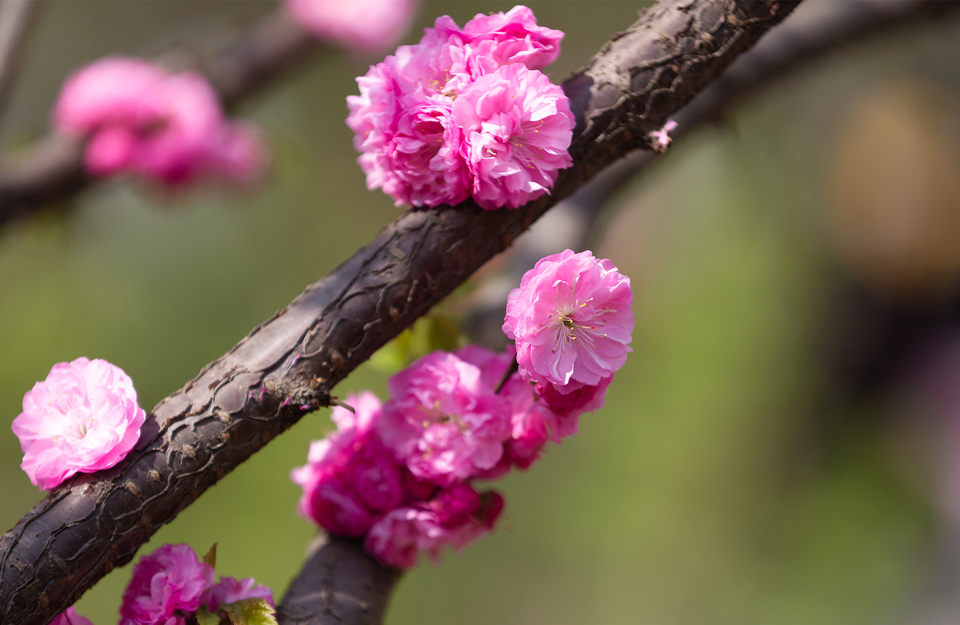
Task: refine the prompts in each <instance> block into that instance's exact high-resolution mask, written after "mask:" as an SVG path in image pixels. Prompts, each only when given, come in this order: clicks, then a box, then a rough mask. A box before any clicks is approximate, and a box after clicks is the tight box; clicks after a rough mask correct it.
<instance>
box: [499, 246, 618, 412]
mask: <svg viewBox="0 0 960 625" xmlns="http://www.w3.org/2000/svg"><path fill="white" fill-rule="evenodd" d="M632 305H633V291H632V290H631V288H630V279H629V278H627V277H626V276H623V275H621V274H620V272H619V271H618V270H617V268H616V267H615V266H614V265H613V263H612V262H610V261H609V260H607V259H603V260H598V259H596V258H594V256H593V253H592V252H590V251H586V252H581V253H579V254H575V253H574V252H573V251H571V250H565V251H563V252H561V253H559V254H553V255H552V256H547V257H546V258H542V259H541V260H540V261H539V262H537V264H536V266H535V267H534V268H533V269H531V270H530V271H528V272H527V273H526V274H524V276H523V279H522V280H521V281H520V287H519V288H516V289H514V290H513V291H511V292H510V295H509V297H508V298H507V314H506V318H505V319H504V323H503V331H504V332H505V333H506V335H507V336H508V337H509V338H511V339H513V340H514V341H515V342H516V349H517V362H518V363H519V365H520V374H521V375H522V376H523V377H524V379H526V380H531V381H535V382H538V383H540V384H552V385H554V388H555V390H556V391H558V392H559V393H561V394H569V393H572V392H574V391H576V390H578V389H580V388H581V387H583V386H595V385H598V384H600V382H601V381H602V380H603V379H604V378H608V377H610V376H611V375H613V373H614V372H615V371H616V370H617V369H619V368H620V367H622V366H623V363H624V362H625V361H626V359H627V353H628V352H630V351H632V350H631V349H630V347H629V343H630V341H631V340H632V336H631V335H632V333H633V324H634V318H633V308H632Z"/></svg>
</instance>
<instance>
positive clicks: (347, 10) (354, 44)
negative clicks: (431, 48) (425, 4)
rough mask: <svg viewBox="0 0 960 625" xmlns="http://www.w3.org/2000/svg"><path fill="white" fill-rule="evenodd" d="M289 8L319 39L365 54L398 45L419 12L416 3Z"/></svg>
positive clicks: (300, 3) (377, 0)
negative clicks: (398, 41) (415, 14)
mask: <svg viewBox="0 0 960 625" xmlns="http://www.w3.org/2000/svg"><path fill="white" fill-rule="evenodd" d="M286 5H287V10H288V11H290V14H291V15H293V17H294V18H296V20H297V21H298V22H299V23H300V25H301V26H303V27H304V28H306V29H307V30H309V31H310V32H312V33H313V34H314V35H316V36H317V37H319V38H321V39H329V40H331V41H335V42H337V43H339V44H341V45H344V46H346V47H348V48H352V49H355V50H359V51H362V52H377V51H380V50H385V49H387V48H390V47H392V46H393V45H394V44H396V42H397V40H398V39H400V37H402V36H403V34H404V33H405V32H407V30H408V29H409V28H410V23H411V22H412V21H413V15H414V13H415V12H416V9H417V2H416V0H349V1H345V0H286Z"/></svg>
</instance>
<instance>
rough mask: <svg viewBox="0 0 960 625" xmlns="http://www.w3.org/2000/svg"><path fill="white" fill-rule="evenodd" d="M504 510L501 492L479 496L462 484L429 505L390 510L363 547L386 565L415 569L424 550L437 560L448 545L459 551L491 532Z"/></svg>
mask: <svg viewBox="0 0 960 625" xmlns="http://www.w3.org/2000/svg"><path fill="white" fill-rule="evenodd" d="M464 489H469V491H471V492H472V495H470V494H467V492H466V490H464ZM474 496H475V497H474ZM441 499H444V501H443V502H440V501H439V500H441ZM466 510H471V511H470V512H466ZM502 510H503V497H501V496H500V495H499V494H498V493H496V492H493V491H491V492H488V493H484V494H482V495H477V494H476V492H475V491H473V489H471V488H470V487H469V486H462V487H459V490H458V492H457V493H450V492H449V491H445V492H444V493H443V494H442V495H440V496H439V497H437V498H436V499H435V500H434V501H432V502H430V503H429V504H428V505H426V506H415V507H404V508H397V509H396V510H393V511H391V512H389V513H387V514H386V515H384V516H383V518H381V519H380V520H379V521H377V523H376V524H375V525H374V526H373V527H372V528H371V529H370V532H369V533H367V537H366V539H365V540H364V543H363V546H364V549H366V551H367V553H369V554H371V555H373V556H374V557H375V558H377V560H379V561H380V563H381V564H383V565H385V566H392V567H395V568H400V569H409V568H413V567H414V566H416V565H417V560H418V559H419V555H420V553H426V554H428V555H429V556H430V559H431V560H433V561H434V562H435V563H436V562H439V560H440V554H441V552H442V551H443V550H444V549H445V548H446V547H453V548H454V549H455V550H456V551H457V552H459V551H461V550H462V549H464V548H465V547H468V546H469V545H471V544H472V543H473V542H475V541H476V540H477V539H478V538H480V537H481V536H484V535H485V534H488V533H490V532H491V531H492V530H493V527H494V525H495V523H496V521H497V519H498V518H499V516H500V512H501V511H502Z"/></svg>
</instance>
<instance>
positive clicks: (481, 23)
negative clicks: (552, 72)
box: [461, 5, 563, 75]
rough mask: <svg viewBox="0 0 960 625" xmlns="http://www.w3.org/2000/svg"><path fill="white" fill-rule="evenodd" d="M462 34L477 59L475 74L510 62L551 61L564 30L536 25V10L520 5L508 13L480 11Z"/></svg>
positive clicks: (539, 66) (539, 65)
mask: <svg viewBox="0 0 960 625" xmlns="http://www.w3.org/2000/svg"><path fill="white" fill-rule="evenodd" d="M461 37H462V38H463V39H465V40H466V41H467V42H468V43H467V45H468V47H469V49H470V50H469V53H468V54H469V55H470V56H471V57H472V58H473V59H476V62H475V65H474V66H475V67H476V68H477V69H476V70H475V72H476V75H481V74H482V73H489V72H491V71H496V70H497V69H498V68H499V67H502V66H504V65H510V64H511V63H523V64H524V65H525V66H527V67H528V68H530V69H542V68H544V67H546V66H547V65H550V64H551V63H553V62H554V61H556V60H557V57H559V56H560V41H562V40H563V31H561V30H553V29H551V28H544V27H542V26H537V18H536V17H534V15H533V11H531V10H530V9H529V8H527V7H525V6H522V5H518V6H515V7H513V8H512V9H510V10H509V11H508V12H506V13H503V12H502V11H501V12H500V13H494V14H491V15H484V14H483V13H478V14H477V15H476V16H475V17H474V18H473V19H472V20H470V21H469V22H467V23H466V24H465V25H464V27H463V33H462V35H461Z"/></svg>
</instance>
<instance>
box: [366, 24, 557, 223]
mask: <svg viewBox="0 0 960 625" xmlns="http://www.w3.org/2000/svg"><path fill="white" fill-rule="evenodd" d="M562 38H563V33H562V32H560V31H557V30H551V29H549V28H542V27H539V26H537V23H536V18H534V16H533V12H532V11H530V9H528V8H526V7H522V6H518V7H515V8H514V9H513V10H511V11H509V12H508V13H505V14H504V13H499V14H496V15H477V16H476V17H475V18H474V19H473V20H471V21H470V22H468V23H467V24H466V26H464V28H462V29H461V28H460V27H459V26H457V24H456V22H454V21H453V19H451V18H450V17H449V16H442V17H440V18H438V19H437V20H436V22H435V24H434V26H433V27H432V28H426V29H424V36H423V38H422V39H421V40H420V42H419V43H418V44H416V45H413V46H400V47H399V48H398V49H397V52H396V54H395V55H393V56H388V57H387V58H386V59H385V60H384V61H383V62H382V63H379V64H378V65H375V66H372V67H371V68H370V71H368V72H367V74H366V75H365V76H363V77H361V78H358V79H357V84H358V85H359V87H360V95H359V96H348V97H347V105H348V108H349V109H350V114H349V116H348V117H347V125H348V126H349V127H350V128H351V129H352V130H353V131H354V133H355V135H354V147H356V149H357V150H358V151H359V152H360V153H361V155H360V157H359V158H358V159H357V161H358V163H359V164H360V167H361V168H362V169H363V171H364V173H365V174H366V176H367V188H368V189H371V190H372V189H377V188H381V189H383V190H384V192H385V193H387V194H389V195H390V196H391V197H393V198H394V200H395V201H396V204H397V205H398V206H402V205H407V204H412V205H414V206H437V205H439V204H455V203H458V202H460V201H462V200H464V199H466V197H467V196H468V195H469V194H470V193H473V195H474V198H475V199H476V200H477V201H478V203H480V204H481V205H482V206H484V207H485V208H498V207H501V206H508V207H510V208H515V207H516V206H519V205H520V204H522V203H524V202H525V201H527V200H529V199H532V198H533V197H536V196H538V195H540V194H542V193H544V192H545V191H546V190H547V189H548V188H549V187H550V186H551V185H552V184H553V181H554V180H555V179H556V175H557V171H559V169H562V168H564V167H567V166H569V164H570V158H569V155H568V154H567V149H568V147H569V145H570V138H571V136H572V128H573V117H572V115H571V114H570V110H569V105H568V104H567V101H566V96H564V94H563V91H562V90H561V89H560V88H559V87H557V86H556V85H553V84H551V83H550V81H549V79H547V77H546V76H544V75H543V74H541V73H540V72H539V71H538V70H539V68H541V67H544V66H545V65H547V64H549V63H551V62H553V61H554V60H555V59H556V58H557V56H558V55H559V53H560V40H561V39H562ZM507 68H512V69H509V70H508V69H507ZM491 76H496V78H491ZM488 89H493V90H494V91H496V93H497V94H499V97H498V96H495V95H490V96H488V97H484V91H485V90H488ZM514 95H515V96H516V97H515V98H514V97H513V96H514ZM465 97H466V98H467V102H468V103H467V104H460V100H461V99H463V98H465ZM478 100H483V101H482V102H478ZM528 170H529V171H528ZM501 187H502V188H503V190H501V191H499V192H497V189H498V188H501Z"/></svg>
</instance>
